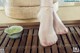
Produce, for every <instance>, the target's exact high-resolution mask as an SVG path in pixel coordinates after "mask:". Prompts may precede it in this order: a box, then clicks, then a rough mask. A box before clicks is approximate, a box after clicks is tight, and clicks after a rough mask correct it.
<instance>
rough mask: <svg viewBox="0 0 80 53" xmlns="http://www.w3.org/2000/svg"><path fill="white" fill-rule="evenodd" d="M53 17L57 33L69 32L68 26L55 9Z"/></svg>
mask: <svg viewBox="0 0 80 53" xmlns="http://www.w3.org/2000/svg"><path fill="white" fill-rule="evenodd" d="M53 17H54V18H53V19H54V22H53V23H54V29H55V32H56V33H57V34H66V33H68V29H67V28H66V26H65V25H64V24H63V23H62V21H61V20H60V18H59V16H58V15H57V13H56V12H55V11H53Z"/></svg>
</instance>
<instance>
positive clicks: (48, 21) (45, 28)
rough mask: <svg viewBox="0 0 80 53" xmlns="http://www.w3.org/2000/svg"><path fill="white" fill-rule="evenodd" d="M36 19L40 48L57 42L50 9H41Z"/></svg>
mask: <svg viewBox="0 0 80 53" xmlns="http://www.w3.org/2000/svg"><path fill="white" fill-rule="evenodd" d="M38 19H39V20H40V28H39V33H38V35H39V40H40V44H41V45H42V46H44V47H45V46H51V45H53V44H55V43H56V42H57V40H58V38H57V35H56V33H55V31H54V28H53V14H52V11H51V9H50V8H41V10H40V12H39V14H38Z"/></svg>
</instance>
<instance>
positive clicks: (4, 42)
mask: <svg viewBox="0 0 80 53" xmlns="http://www.w3.org/2000/svg"><path fill="white" fill-rule="evenodd" d="M8 41H9V37H8V36H6V38H5V40H4V41H3V43H2V44H1V46H0V47H1V48H5V47H6V45H7V43H8Z"/></svg>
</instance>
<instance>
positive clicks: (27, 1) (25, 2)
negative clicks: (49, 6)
mask: <svg viewBox="0 0 80 53" xmlns="http://www.w3.org/2000/svg"><path fill="white" fill-rule="evenodd" d="M56 1H57V0H53V3H55V2H56ZM6 4H8V5H10V6H40V0H6Z"/></svg>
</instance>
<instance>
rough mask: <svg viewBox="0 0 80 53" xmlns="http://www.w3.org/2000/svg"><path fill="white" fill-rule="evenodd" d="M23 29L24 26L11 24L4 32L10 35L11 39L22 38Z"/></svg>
mask: <svg viewBox="0 0 80 53" xmlns="http://www.w3.org/2000/svg"><path fill="white" fill-rule="evenodd" d="M22 31H23V27H22V26H11V27H9V28H6V29H5V30H4V32H5V33H6V34H7V35H8V37H9V38H11V39H16V38H20V37H21V34H22Z"/></svg>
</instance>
